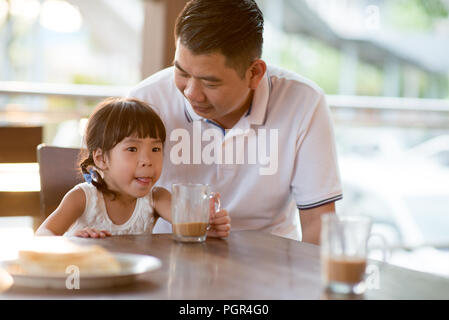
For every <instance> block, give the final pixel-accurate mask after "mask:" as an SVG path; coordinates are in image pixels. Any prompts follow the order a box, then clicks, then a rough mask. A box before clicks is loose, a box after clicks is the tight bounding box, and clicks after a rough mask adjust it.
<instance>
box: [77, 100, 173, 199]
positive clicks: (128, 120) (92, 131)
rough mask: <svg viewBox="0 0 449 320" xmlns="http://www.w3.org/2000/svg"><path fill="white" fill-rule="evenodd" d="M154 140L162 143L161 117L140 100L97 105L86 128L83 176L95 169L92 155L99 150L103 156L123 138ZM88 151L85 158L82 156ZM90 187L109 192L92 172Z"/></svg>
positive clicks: (164, 133) (162, 126)
mask: <svg viewBox="0 0 449 320" xmlns="http://www.w3.org/2000/svg"><path fill="white" fill-rule="evenodd" d="M130 136H135V137H137V138H147V137H150V138H154V139H160V140H161V141H162V143H164V142H165V138H166V132H165V126H164V124H163V122H162V120H161V118H160V117H159V116H158V115H157V114H156V112H154V111H153V109H152V108H151V107H150V106H149V105H148V104H147V103H146V102H143V101H140V100H138V99H134V98H108V99H106V100H104V101H102V102H100V103H99V104H98V105H97V107H96V108H95V110H94V112H93V114H92V115H91V116H90V118H89V121H88V123H87V127H86V133H85V143H86V148H87V150H86V151H82V153H81V155H80V156H81V157H83V156H84V160H82V161H81V162H80V164H79V165H80V167H81V171H82V173H83V174H87V175H90V170H91V169H93V168H94V167H95V163H94V159H93V152H94V151H95V150H97V149H101V150H102V151H103V153H104V154H106V153H107V152H109V151H110V150H111V149H112V148H114V147H115V146H116V145H117V144H118V143H120V141H122V140H123V139H125V138H126V137H130ZM86 152H87V155H86V154H85V153H86ZM93 172H94V174H95V177H93V179H92V184H93V185H94V186H95V187H97V189H98V190H100V191H101V192H103V193H109V194H112V195H113V196H114V197H115V193H114V192H113V191H112V190H109V189H108V187H107V185H106V183H105V181H104V180H103V179H102V177H101V176H100V174H98V172H96V171H95V169H93Z"/></svg>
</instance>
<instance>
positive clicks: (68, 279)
mask: <svg viewBox="0 0 449 320" xmlns="http://www.w3.org/2000/svg"><path fill="white" fill-rule="evenodd" d="M113 255H114V257H115V258H116V259H117V261H118V262H119V263H120V266H121V271H120V273H118V274H113V275H111V274H105V275H85V276H83V275H82V274H80V278H79V289H97V288H107V287H113V286H120V285H126V284H130V283H133V282H134V281H135V280H136V278H137V276H138V275H141V274H144V273H146V272H150V271H154V270H156V269H159V268H160V267H161V266H162V263H161V261H160V260H159V259H158V258H156V257H153V256H146V255H141V254H130V253H113ZM0 264H1V265H2V266H3V267H4V268H5V269H6V271H8V272H9V273H10V274H11V276H12V277H13V279H14V285H16V286H21V287H33V288H51V289H78V288H77V281H76V279H75V273H68V274H66V275H26V274H22V273H17V272H14V267H15V266H17V264H18V261H17V260H9V261H0Z"/></svg>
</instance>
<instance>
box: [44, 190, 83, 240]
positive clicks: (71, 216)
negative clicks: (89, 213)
mask: <svg viewBox="0 0 449 320" xmlns="http://www.w3.org/2000/svg"><path fill="white" fill-rule="evenodd" d="M85 207H86V196H85V195H84V191H83V190H81V189H79V188H76V189H72V190H70V191H69V192H68V193H67V194H66V195H65V196H64V198H63V199H62V201H61V203H60V204H59V207H58V208H56V210H55V211H53V213H52V214H51V215H49V216H48V217H47V219H45V221H44V222H43V223H42V224H41V226H40V227H39V228H38V229H37V231H36V236H50V235H54V236H60V235H63V234H64V232H66V231H67V229H68V228H69V227H70V226H71V225H72V224H73V222H75V221H76V219H78V218H79V217H80V216H81V215H82V214H83V212H84V208H85Z"/></svg>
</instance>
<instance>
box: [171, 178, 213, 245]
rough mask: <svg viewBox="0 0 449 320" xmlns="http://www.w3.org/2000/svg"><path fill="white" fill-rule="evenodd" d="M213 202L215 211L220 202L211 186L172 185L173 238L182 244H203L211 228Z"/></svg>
mask: <svg viewBox="0 0 449 320" xmlns="http://www.w3.org/2000/svg"><path fill="white" fill-rule="evenodd" d="M211 201H214V202H215V210H216V211H218V210H220V202H219V199H218V198H217V196H216V194H215V193H214V192H211V190H210V186H209V185H205V184H190V183H175V184H173V185H172V202H171V206H172V226H173V238H174V239H175V240H177V241H181V242H203V241H205V240H206V236H207V230H208V228H209V215H210V205H211Z"/></svg>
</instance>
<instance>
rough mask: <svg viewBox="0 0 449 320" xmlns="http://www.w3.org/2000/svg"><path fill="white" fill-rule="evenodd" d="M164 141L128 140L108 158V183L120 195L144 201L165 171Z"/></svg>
mask: <svg viewBox="0 0 449 320" xmlns="http://www.w3.org/2000/svg"><path fill="white" fill-rule="evenodd" d="M162 147H163V145H162V142H161V140H160V139H154V138H149V137H147V138H137V137H127V138H125V139H123V140H122V141H121V142H119V143H118V144H117V145H116V146H115V147H114V148H112V149H111V150H110V151H109V152H108V154H107V155H104V164H105V166H106V168H105V169H104V170H103V172H104V180H105V182H106V184H107V185H108V188H109V189H111V190H112V191H116V192H117V193H118V196H119V197H120V196H129V197H131V198H141V197H143V196H145V195H146V194H148V192H149V191H150V190H151V187H152V186H153V185H154V184H155V183H156V181H157V180H158V179H159V177H160V175H161V171H162V161H163V152H162Z"/></svg>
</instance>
